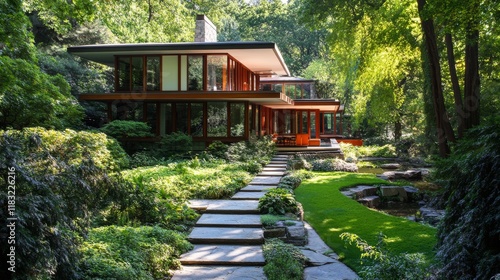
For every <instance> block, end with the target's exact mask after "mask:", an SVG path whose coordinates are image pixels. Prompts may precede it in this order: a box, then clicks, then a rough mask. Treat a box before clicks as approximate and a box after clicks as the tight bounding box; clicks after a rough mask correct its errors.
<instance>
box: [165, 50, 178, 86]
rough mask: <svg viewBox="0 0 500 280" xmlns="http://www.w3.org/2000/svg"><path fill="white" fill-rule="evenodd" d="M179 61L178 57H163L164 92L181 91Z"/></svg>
mask: <svg viewBox="0 0 500 280" xmlns="http://www.w3.org/2000/svg"><path fill="white" fill-rule="evenodd" d="M178 66H179V59H178V57H177V55H164V56H163V57H162V68H163V69H162V72H161V76H162V77H161V79H162V90H163V91H177V90H179V67H178Z"/></svg>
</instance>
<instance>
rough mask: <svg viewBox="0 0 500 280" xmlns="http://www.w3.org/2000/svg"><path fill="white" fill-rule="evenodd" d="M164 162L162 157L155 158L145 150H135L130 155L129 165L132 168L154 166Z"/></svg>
mask: <svg viewBox="0 0 500 280" xmlns="http://www.w3.org/2000/svg"><path fill="white" fill-rule="evenodd" d="M165 163H166V161H165V159H164V158H157V157H155V156H153V155H151V153H148V152H145V151H142V152H136V153H134V154H133V155H132V156H131V157H130V167H132V168H135V167H141V166H154V165H160V164H165Z"/></svg>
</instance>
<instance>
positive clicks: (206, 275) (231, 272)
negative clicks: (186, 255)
mask: <svg viewBox="0 0 500 280" xmlns="http://www.w3.org/2000/svg"><path fill="white" fill-rule="evenodd" d="M208 279H210V280H264V279H267V278H266V276H265V274H264V269H263V267H257V266H193V265H188V266H183V267H182V270H177V271H175V274H174V276H173V277H172V280H208Z"/></svg>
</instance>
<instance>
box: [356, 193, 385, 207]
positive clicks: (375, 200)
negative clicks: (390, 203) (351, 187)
mask: <svg viewBox="0 0 500 280" xmlns="http://www.w3.org/2000/svg"><path fill="white" fill-rule="evenodd" d="M358 202H359V203H362V204H363V205H365V206H366V207H370V208H377V207H378V206H379V205H380V197H378V196H376V195H374V196H367V197H363V198H361V199H358Z"/></svg>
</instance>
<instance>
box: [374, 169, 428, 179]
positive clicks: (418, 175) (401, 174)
mask: <svg viewBox="0 0 500 280" xmlns="http://www.w3.org/2000/svg"><path fill="white" fill-rule="evenodd" d="M377 176H378V177H379V178H382V179H386V180H401V179H404V180H422V171H420V170H408V171H387V172H384V173H382V174H380V175H377Z"/></svg>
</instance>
